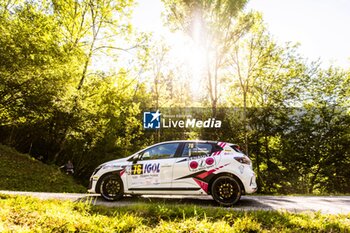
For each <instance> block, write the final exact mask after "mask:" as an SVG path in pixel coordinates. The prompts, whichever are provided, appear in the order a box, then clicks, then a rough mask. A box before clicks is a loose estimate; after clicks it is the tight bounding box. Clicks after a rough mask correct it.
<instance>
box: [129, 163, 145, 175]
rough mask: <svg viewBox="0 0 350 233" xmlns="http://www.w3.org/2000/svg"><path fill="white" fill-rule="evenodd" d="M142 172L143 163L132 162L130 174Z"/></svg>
mask: <svg viewBox="0 0 350 233" xmlns="http://www.w3.org/2000/svg"><path fill="white" fill-rule="evenodd" d="M142 173H143V164H134V165H132V168H131V174H132V175H141V174H142Z"/></svg>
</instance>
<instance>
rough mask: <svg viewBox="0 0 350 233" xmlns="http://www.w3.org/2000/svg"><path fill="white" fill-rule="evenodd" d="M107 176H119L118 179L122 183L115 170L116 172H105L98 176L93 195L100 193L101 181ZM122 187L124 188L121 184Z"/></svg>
mask: <svg viewBox="0 0 350 233" xmlns="http://www.w3.org/2000/svg"><path fill="white" fill-rule="evenodd" d="M109 175H116V176H119V178H120V179H121V181H122V182H123V179H122V178H121V176H120V171H119V170H117V171H109V172H106V173H105V174H103V175H102V176H100V178H99V179H98V181H97V183H96V187H95V193H101V191H100V189H101V183H102V180H103V179H104V178H105V177H106V176H109ZM123 186H124V183H123Z"/></svg>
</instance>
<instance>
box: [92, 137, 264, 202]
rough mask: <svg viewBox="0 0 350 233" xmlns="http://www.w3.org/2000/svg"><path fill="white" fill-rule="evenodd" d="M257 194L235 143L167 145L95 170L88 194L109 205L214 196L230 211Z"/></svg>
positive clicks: (245, 158) (247, 163)
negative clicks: (154, 197) (126, 199)
mask: <svg viewBox="0 0 350 233" xmlns="http://www.w3.org/2000/svg"><path fill="white" fill-rule="evenodd" d="M256 190H257V185H256V181H255V173H254V171H253V169H252V163H251V161H250V159H249V158H248V156H246V155H244V154H243V153H242V152H241V151H240V150H239V147H238V146H237V145H235V144H231V143H226V142H214V141H168V142H162V143H158V144H155V145H153V146H150V147H147V148H146V149H143V150H141V151H138V152H136V153H135V154H133V155H131V156H129V157H127V158H123V159H117V160H113V161H110V162H107V163H104V164H101V165H100V166H98V167H97V168H96V169H95V171H94V172H93V174H92V176H91V178H90V184H89V192H91V193H100V194H101V195H102V197H103V198H105V199H106V200H109V201H114V200H118V199H120V198H122V197H123V195H124V194H130V195H141V194H142V195H146V194H164V195H212V196H213V198H214V200H215V201H216V202H218V203H219V204H221V205H224V206H231V205H233V204H234V203H236V202H237V201H238V200H239V199H240V197H241V195H242V194H245V193H253V192H255V191H256Z"/></svg>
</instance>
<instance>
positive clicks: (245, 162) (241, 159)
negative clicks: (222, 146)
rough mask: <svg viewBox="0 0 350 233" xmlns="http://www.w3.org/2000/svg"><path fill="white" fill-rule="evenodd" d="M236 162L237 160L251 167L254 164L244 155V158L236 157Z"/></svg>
mask: <svg viewBox="0 0 350 233" xmlns="http://www.w3.org/2000/svg"><path fill="white" fill-rule="evenodd" d="M234 159H235V160H237V161H238V162H240V163H243V164H247V165H250V164H251V163H252V162H251V161H250V159H249V158H248V156H246V155H244V156H236V157H234Z"/></svg>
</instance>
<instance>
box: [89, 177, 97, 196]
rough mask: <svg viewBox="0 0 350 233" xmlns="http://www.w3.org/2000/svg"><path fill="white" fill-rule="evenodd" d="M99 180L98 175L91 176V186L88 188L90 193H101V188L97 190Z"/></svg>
mask: <svg viewBox="0 0 350 233" xmlns="http://www.w3.org/2000/svg"><path fill="white" fill-rule="evenodd" d="M97 181H98V177H96V176H93V177H90V181H89V188H88V192H89V193H99V190H96V186H97Z"/></svg>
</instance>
